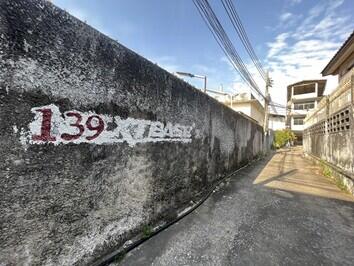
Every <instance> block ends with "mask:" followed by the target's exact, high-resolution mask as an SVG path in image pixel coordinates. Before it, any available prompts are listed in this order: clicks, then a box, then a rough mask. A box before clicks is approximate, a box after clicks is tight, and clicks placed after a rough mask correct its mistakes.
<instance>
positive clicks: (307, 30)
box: [266, 0, 353, 104]
mask: <svg viewBox="0 0 354 266" xmlns="http://www.w3.org/2000/svg"><path fill="white" fill-rule="evenodd" d="M342 3H343V1H342V0H340V1H329V2H327V3H321V4H318V5H316V6H315V7H313V8H312V9H310V10H309V11H308V12H307V14H303V15H304V18H305V19H304V20H302V21H298V22H297V24H296V26H295V27H294V28H293V30H291V31H290V30H287V31H286V32H282V33H279V34H278V35H277V36H276V37H275V39H274V41H273V42H270V43H268V47H269V50H268V54H267V59H266V65H268V66H269V67H270V68H271V77H272V78H273V79H274V87H273V88H271V89H270V92H271V95H272V97H273V100H274V101H276V102H279V103H281V104H285V103H286V86H287V85H289V84H291V83H294V82H297V81H301V80H305V79H322V78H326V79H327V89H326V93H329V92H330V91H331V90H333V89H334V88H335V87H336V84H337V78H336V77H322V76H321V74H320V72H321V71H322V69H323V68H324V67H325V66H326V65H327V63H328V62H329V60H330V59H331V58H332V56H333V55H334V54H335V52H336V51H337V50H338V48H339V47H340V46H341V44H342V43H343V41H344V40H345V39H346V38H347V37H348V36H349V34H350V33H351V31H352V25H353V19H352V18H350V17H349V16H346V15H343V14H341V13H339V11H338V9H337V8H338V7H339V6H340V5H341V4H342ZM285 17H288V18H290V16H285V15H284V19H285Z"/></svg>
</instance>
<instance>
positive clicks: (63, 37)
mask: <svg viewBox="0 0 354 266" xmlns="http://www.w3.org/2000/svg"><path fill="white" fill-rule="evenodd" d="M0 109H1V112H0V157H1V160H0V192H1V193H0V202H1V204H0V213H1V219H0V224H1V226H0V262H1V263H0V264H2V265H3V264H4V265H23V264H27V263H28V264H43V265H73V264H80V265H83V264H85V265H86V264H88V263H90V262H92V261H94V260H95V259H97V258H99V257H101V256H102V255H105V254H107V253H109V252H110V251H112V250H113V249H115V248H117V247H120V246H122V245H123V244H124V243H125V242H126V241H127V240H129V239H131V238H132V237H134V236H136V235H137V234H139V233H140V232H142V229H143V228H144V227H146V226H151V225H155V224H157V223H158V222H162V221H171V220H172V219H174V218H175V217H176V216H177V214H178V213H179V212H180V211H182V210H184V209H185V208H187V207H188V206H190V204H191V200H197V199H200V198H201V196H202V195H203V194H204V193H205V192H206V191H207V189H208V188H209V187H210V186H211V185H213V184H214V183H215V182H217V180H219V179H220V178H222V177H223V176H225V175H227V174H230V173H232V172H233V171H235V170H236V169H237V168H239V167H240V166H242V165H244V164H245V163H246V162H248V161H249V160H251V159H252V158H254V157H255V156H256V155H258V154H259V153H260V152H263V151H264V150H263V147H265V148H264V149H268V148H269V145H270V144H269V143H270V141H268V140H267V141H264V139H263V133H262V128H261V127H260V126H259V125H256V124H255V123H253V122H251V121H250V120H248V119H247V118H245V117H244V116H242V115H240V114H238V113H236V112H234V111H233V110H231V109H229V108H227V107H226V106H224V105H222V104H220V103H218V102H217V101H216V100H214V99H212V98H210V97H209V96H207V95H205V94H203V93H202V92H200V91H198V90H196V89H195V88H193V87H192V86H190V85H188V84H187V83H185V82H183V81H182V80H180V79H178V78H176V77H174V76H173V75H171V74H169V73H168V72H166V71H164V70H163V69H161V68H159V67H158V66H156V65H155V64H152V63H151V62H149V61H147V60H146V59H144V58H142V57H141V56H139V55H137V54H135V53H134V52H132V51H130V50H129V49H127V48H125V47H123V46H122V45H120V44H119V43H117V42H115V41H113V40H111V39H109V38H108V37H106V36H104V35H103V34H101V33H99V32H97V31H96V30H94V29H93V28H91V27H89V26H87V25H86V24H85V23H83V22H80V21H78V20H77V19H75V18H73V17H72V16H70V15H69V14H67V13H66V12H64V11H63V10H60V9H58V8H56V7H55V6H53V5H52V4H50V3H49V2H47V1H38V0H16V1H14V0H0Z"/></svg>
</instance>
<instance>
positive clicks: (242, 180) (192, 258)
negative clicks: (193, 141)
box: [112, 149, 354, 266]
mask: <svg viewBox="0 0 354 266" xmlns="http://www.w3.org/2000/svg"><path fill="white" fill-rule="evenodd" d="M112 265H134V266H138V265H354V198H353V197H352V196H351V195H348V194H345V193H344V192H342V191H340V190H339V189H338V188H337V187H336V186H335V185H334V184H333V183H332V181H330V180H328V179H327V178H325V177H323V176H322V175H321V172H320V170H319V169H318V168H317V167H315V166H314V165H312V164H311V163H310V162H308V160H306V159H304V158H303V157H302V156H301V150H299V149H293V150H288V151H282V152H278V153H276V154H273V155H270V156H268V157H267V158H265V159H264V160H262V161H258V162H257V163H255V164H254V165H252V166H250V167H248V168H246V169H244V170H242V171H240V172H239V173H238V174H237V175H234V176H233V177H232V178H231V179H230V180H229V181H228V182H226V183H225V184H223V185H221V186H220V187H219V188H218V189H217V191H215V193H213V194H212V196H211V197H210V198H209V199H208V200H207V201H206V202H205V203H204V204H203V205H202V206H200V207H199V208H198V209H197V210H196V211H195V212H193V213H192V214H190V215H188V216H187V217H185V218H184V219H182V220H181V221H179V222H178V223H177V224H174V225H172V226H171V227H169V228H168V229H167V230H165V231H163V232H162V233H160V234H158V235H156V236H155V237H153V238H151V239H150V240H148V241H146V242H145V243H144V244H142V245H141V246H139V247H138V248H136V249H135V250H133V251H131V252H129V253H128V254H127V255H126V256H125V257H124V259H123V260H122V261H120V262H116V263H113V264H112Z"/></svg>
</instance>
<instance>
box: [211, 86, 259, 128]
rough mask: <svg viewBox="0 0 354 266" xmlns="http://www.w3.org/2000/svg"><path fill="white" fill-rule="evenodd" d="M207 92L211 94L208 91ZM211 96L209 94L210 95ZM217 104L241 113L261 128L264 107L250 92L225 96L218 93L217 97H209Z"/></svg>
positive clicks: (225, 94)
mask: <svg viewBox="0 0 354 266" xmlns="http://www.w3.org/2000/svg"><path fill="white" fill-rule="evenodd" d="M208 91H209V92H213V91H211V90H208ZM210 95H211V94H210ZM211 96H212V97H214V98H215V99H217V100H218V101H219V102H222V103H223V104H225V105H227V106H229V107H230V108H231V109H233V110H235V111H237V112H240V113H243V114H245V115H246V116H248V117H250V118H251V119H253V120H254V121H255V122H257V123H258V124H259V125H261V126H263V121H264V107H263V105H262V104H261V103H260V102H259V101H258V100H257V99H256V97H254V95H253V94H252V93H250V92H244V93H238V94H233V95H231V94H227V93H223V92H220V93H219V95H211Z"/></svg>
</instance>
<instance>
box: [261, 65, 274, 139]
mask: <svg viewBox="0 0 354 266" xmlns="http://www.w3.org/2000/svg"><path fill="white" fill-rule="evenodd" d="M272 83H273V80H272V79H271V78H270V77H269V71H268V70H267V73H266V89H265V99H264V125H263V129H264V134H268V123H269V110H268V109H269V101H270V95H269V87H272Z"/></svg>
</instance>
